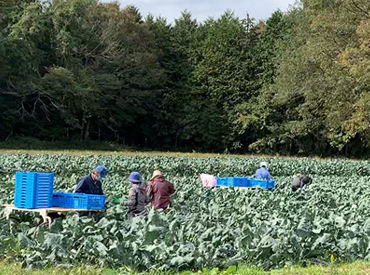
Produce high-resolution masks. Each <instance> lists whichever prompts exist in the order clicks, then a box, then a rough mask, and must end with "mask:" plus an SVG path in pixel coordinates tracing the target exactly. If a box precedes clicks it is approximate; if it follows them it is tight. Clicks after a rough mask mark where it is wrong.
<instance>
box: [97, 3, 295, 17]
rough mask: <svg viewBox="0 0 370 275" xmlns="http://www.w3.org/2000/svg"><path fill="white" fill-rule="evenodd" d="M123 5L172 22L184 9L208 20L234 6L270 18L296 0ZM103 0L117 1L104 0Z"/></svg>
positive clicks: (238, 12)
mask: <svg viewBox="0 0 370 275" xmlns="http://www.w3.org/2000/svg"><path fill="white" fill-rule="evenodd" d="M117 1H118V2H119V3H120V4H121V8H124V7H126V6H128V5H133V6H136V7H137V8H138V9H139V11H140V13H141V15H142V16H143V17H146V16H147V15H148V14H149V13H150V14H152V15H154V16H162V17H165V18H166V19H167V21H168V22H174V19H176V18H179V17H180V16H181V12H182V11H184V10H188V11H190V13H191V14H192V16H193V18H196V19H197V20H198V21H204V20H205V19H207V18H208V17H213V18H218V17H219V16H220V15H221V14H223V13H224V12H225V11H226V10H232V11H233V12H234V14H235V15H236V16H238V17H240V18H245V16H246V14H247V13H248V14H249V16H250V17H252V18H254V19H256V20H266V19H267V18H269V17H270V15H271V14H272V13H273V12H274V11H276V10H278V9H280V10H282V11H286V10H287V9H288V7H289V5H293V4H294V3H295V0H244V1H243V0H117ZM101 2H114V1H113V0H101Z"/></svg>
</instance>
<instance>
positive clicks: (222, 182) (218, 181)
mask: <svg viewBox="0 0 370 275" xmlns="http://www.w3.org/2000/svg"><path fill="white" fill-rule="evenodd" d="M228 179H229V178H217V179H216V186H220V187H232V183H230V182H229V180H228Z"/></svg>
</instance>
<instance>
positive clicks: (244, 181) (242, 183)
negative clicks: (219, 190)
mask: <svg viewBox="0 0 370 275" xmlns="http://www.w3.org/2000/svg"><path fill="white" fill-rule="evenodd" d="M216 186H223V187H250V184H249V179H248V178H242V177H228V178H217V184H216Z"/></svg>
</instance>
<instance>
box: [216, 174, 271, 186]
mask: <svg viewBox="0 0 370 275" xmlns="http://www.w3.org/2000/svg"><path fill="white" fill-rule="evenodd" d="M216 186H220V187H251V188H262V189H273V188H275V181H267V180H259V179H251V178H241V177H228V178H217V183H216Z"/></svg>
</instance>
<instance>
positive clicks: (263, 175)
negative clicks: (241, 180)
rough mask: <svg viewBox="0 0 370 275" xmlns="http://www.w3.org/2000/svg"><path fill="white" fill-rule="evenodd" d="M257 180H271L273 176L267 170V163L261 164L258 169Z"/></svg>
mask: <svg viewBox="0 0 370 275" xmlns="http://www.w3.org/2000/svg"><path fill="white" fill-rule="evenodd" d="M255 178H256V179H261V180H271V175H270V173H269V171H268V170H267V162H265V161H262V162H261V163H260V168H259V169H257V171H256V174H255Z"/></svg>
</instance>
